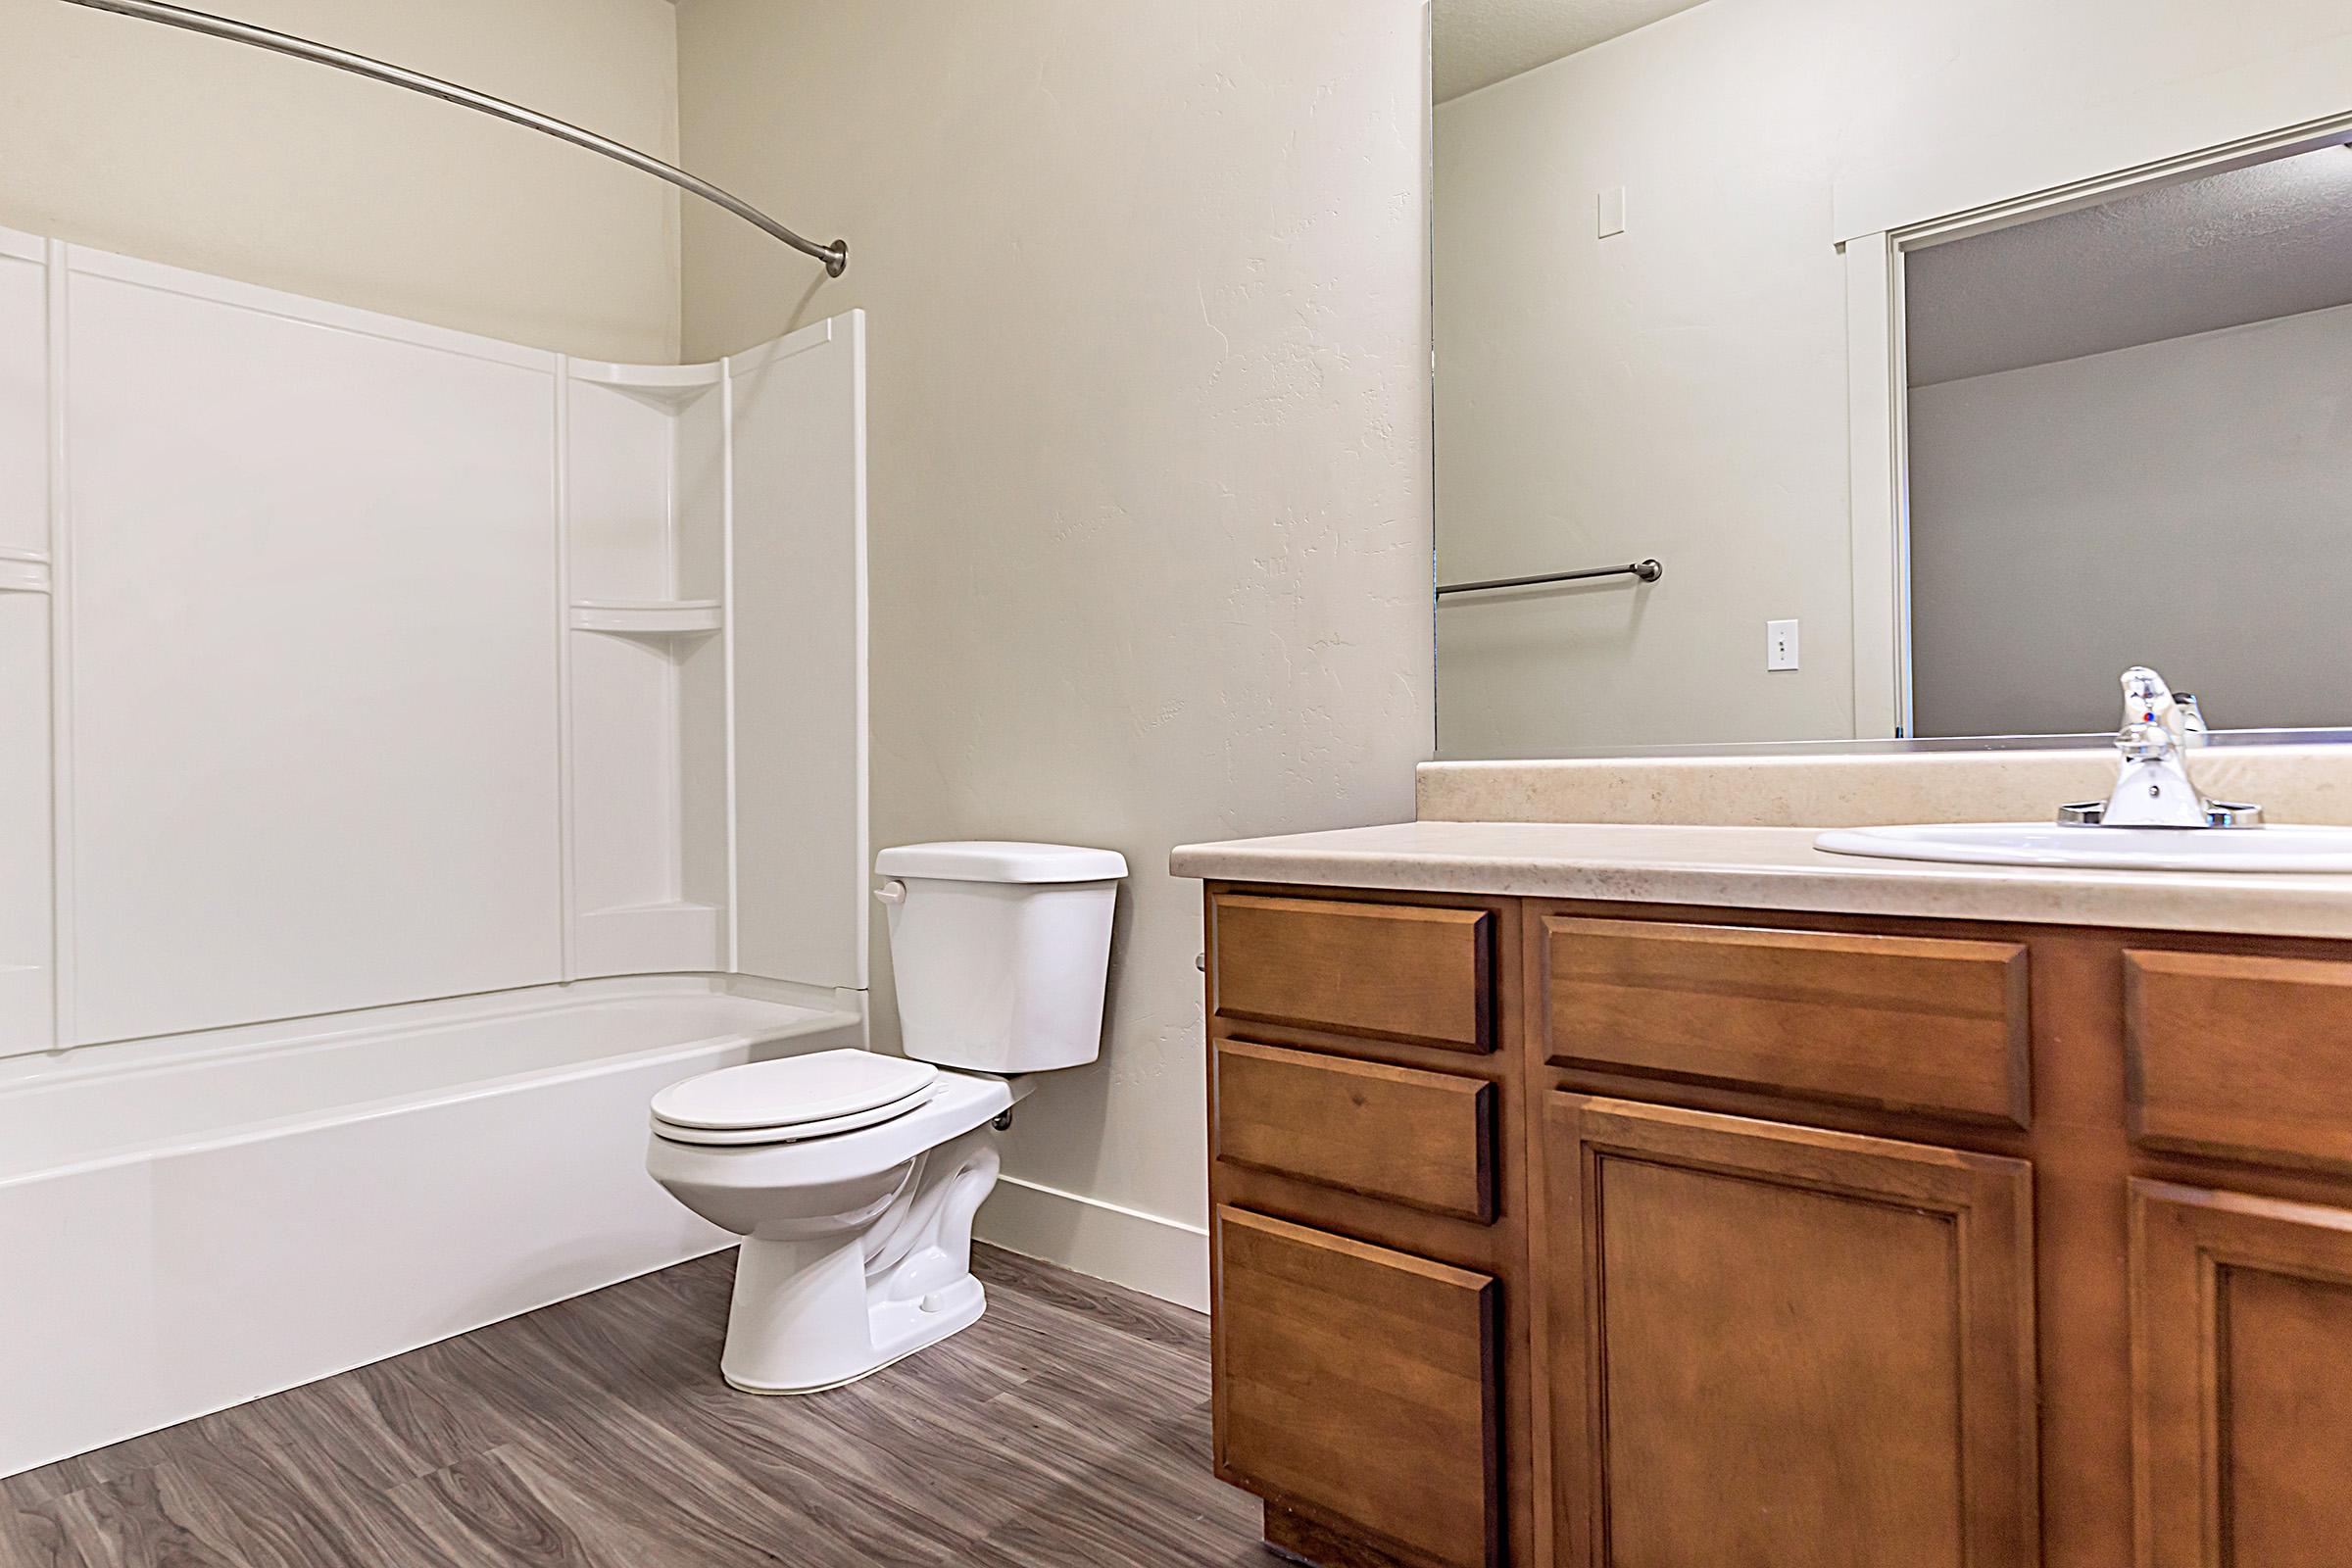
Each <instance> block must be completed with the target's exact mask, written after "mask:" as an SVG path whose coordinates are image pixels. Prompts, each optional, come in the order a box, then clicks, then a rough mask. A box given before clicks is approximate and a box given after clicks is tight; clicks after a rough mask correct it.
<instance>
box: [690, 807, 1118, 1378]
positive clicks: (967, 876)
mask: <svg viewBox="0 0 2352 1568" xmlns="http://www.w3.org/2000/svg"><path fill="white" fill-rule="evenodd" d="M874 869H875V871H876V872H877V873H878V874H879V875H881V876H883V877H885V878H887V879H888V880H886V882H885V883H884V885H883V887H882V888H881V889H880V890H878V892H877V894H876V897H877V898H879V899H881V900H882V902H883V903H884V904H885V905H886V906H887V907H888V908H889V922H890V944H891V957H892V967H893V971H894V974H895V977H896V985H897V994H898V1000H899V1011H900V1018H901V1025H902V1033H903V1036H904V1045H905V1049H906V1053H907V1054H906V1055H905V1056H904V1057H900V1056H890V1055H883V1054H876V1053H872V1052H865V1051H827V1052H819V1053H815V1054H809V1055H802V1056H787V1057H780V1058H777V1059H775V1060H772V1061H762V1062H754V1063H750V1064H747V1065H744V1066H738V1067H728V1068H723V1069H721V1070H719V1071H716V1072H711V1073H703V1074H700V1075H698V1076H696V1077H693V1078H689V1079H685V1080H683V1081H681V1082H679V1083H675V1084H672V1085H670V1086H669V1087H668V1088H666V1089H664V1090H662V1093H660V1094H659V1095H657V1096H655V1097H654V1103H653V1106H652V1112H653V1137H652V1139H651V1141H650V1143H649V1146H648V1151H647V1155H646V1168H647V1169H648V1171H649V1172H650V1173H651V1174H652V1175H653V1177H654V1179H655V1180H656V1181H658V1182H660V1183H661V1184H662V1186H663V1187H665V1188H667V1189H668V1190H669V1192H670V1194H671V1196H673V1197H674V1198H676V1199H677V1200H678V1201H680V1202H681V1203H684V1204H685V1205H686V1206H687V1207H688V1208H690V1209H692V1210H693V1211H694V1212H695V1213H697V1214H700V1215H701V1216H702V1217H703V1218H705V1219H707V1220H709V1221H711V1223H712V1224H714V1225H717V1226H719V1227H720V1228H721V1229H724V1230H728V1231H732V1232H734V1233H735V1234H736V1235H738V1236H741V1237H742V1238H743V1239H744V1241H743V1247H742V1250H741V1252H740V1254H739V1255H738V1257H737V1260H736V1266H735V1295H734V1300H733V1302H732V1303H731V1305H730V1306H729V1308H728V1318H727V1340H726V1348H725V1350H724V1352H723V1353H722V1355H721V1357H720V1370H721V1372H722V1373H723V1374H724V1375H725V1377H726V1380H727V1381H728V1382H729V1383H730V1384H732V1385H733V1386H735V1387H736V1388H738V1389H741V1390H743V1391H745V1392H747V1393H753V1394H811V1393H815V1392H817V1391H819V1390H822V1389H829V1388H837V1387H839V1386H840V1385H842V1384H845V1383H851V1382H855V1381H856V1380H857V1379H858V1378H861V1377H864V1376H866V1375H867V1374H869V1373H872V1372H877V1371H880V1370H881V1369H882V1368H883V1367H886V1366H888V1365H890V1364H891V1363H892V1362H894V1361H897V1360H899V1359H901V1358H902V1357H905V1356H907V1355H910V1354H912V1353H913V1352H914V1351H916V1350H919V1349H921V1348H923V1347H925V1346H928V1345H933V1344H936V1343H938V1342H939V1341H941V1340H943V1339H946V1338H947V1337H948V1336H949V1335H951V1334H954V1333H955V1332H956V1330H958V1329H961V1328H964V1327H967V1326H968V1325H970V1324H971V1323H973V1322H975V1321H977V1320H978V1318H979V1317H980V1314H981V1312H982V1310H983V1309H984V1307H985V1305H986V1293H985V1292H984V1291H983V1290H982V1289H981V1286H980V1282H979V1281H978V1280H977V1279H975V1278H974V1277H973V1276H972V1271H971V1237H972V1229H971V1228H972V1216H973V1215H974V1213H976V1212H977V1211H978V1209H979V1207H980V1204H981V1202H982V1201H983V1200H985V1199H986V1198H987V1197H988V1195H989V1193H990V1192H991V1191H992V1190H993V1189H994V1188H995V1186H996V1184H997V1176H998V1171H999V1168H1000V1160H999V1155H998V1150H997V1139H998V1134H999V1130H1000V1128H999V1125H998V1124H999V1123H1001V1121H1002V1120H1003V1119H1004V1118H1005V1116H1006V1115H1007V1113H1008V1112H1009V1111H1010V1110H1011V1109H1012V1107H1013V1105H1014V1104H1015V1103H1018V1102H1019V1101H1020V1100H1022V1099H1023V1098H1025V1097H1026V1096H1027V1095H1028V1093H1029V1092H1030V1090H1031V1088H1032V1087H1034V1084H1035V1078H1034V1077H1033V1076H1032V1075H1033V1074H1035V1073H1039V1072H1046V1071H1052V1070H1055V1069H1058V1068H1063V1067H1069V1066H1075V1065H1077V1064H1079V1063H1081V1062H1085V1061H1091V1060H1093V1059H1094V1058H1095V1056H1096V1054H1097V1053H1098V1051H1099V1049H1100V1043H1101V1037H1102V1028H1103V981H1104V978H1105V975H1106V973H1107V969H1108V963H1109V953H1110V929H1111V912H1112V907H1113V905H1114V903H1115V899H1116V894H1117V883H1118V879H1119V878H1121V877H1123V876H1125V875H1126V869H1127V867H1126V862H1125V860H1123V859H1122V858H1120V857H1119V856H1118V855H1116V854H1114V853H1112V852H1110V851H1107V850H1084V849H1075V848H1069V847H1065V846H1060V845H1039V844H1005V843H963V844H920V845H909V846H906V847H903V848H898V849H890V850H884V851H883V852H882V853H881V854H880V855H879V856H877V857H876V858H875V861H874Z"/></svg>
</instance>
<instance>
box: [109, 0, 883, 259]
mask: <svg viewBox="0 0 2352 1568" xmlns="http://www.w3.org/2000/svg"><path fill="white" fill-rule="evenodd" d="M65 3H66V4H67V5H70V6H83V7H86V8H87V9H89V10H92V11H111V12H113V13H114V14H115V15H117V16H120V17H136V18H138V19H140V20H141V21H144V22H160V23H162V24H163V25H166V26H168V27H180V28H184V29H185V30H187V31H189V32H201V33H203V34H205V35H206V36H207V37H212V38H225V39H227V40H228V41H229V42H231V43H242V44H251V45H252V46H253V47H255V48H257V49H267V50H269V51H270V52H271V53H273V54H281V55H290V56H292V57H293V58H294V59H296V60H308V61H310V62H311V63H312V64H314V65H320V66H330V67H332V68H333V69H335V70H337V71H348V72H350V73H352V74H353V75H356V76H366V77H368V79H369V80H371V81H380V82H385V83H387V84H389V85H391V86H394V87H405V88H407V89H408V90H409V91H411V92H417V93H422V94H424V95H425V96H426V97H427V98H438V99H440V100H441V101H442V102H443V103H448V104H456V105H457V106H458V107H460V108H461V109H471V110H474V111H476V112H478V113H480V114H485V115H489V116H491V117H493V118H495V119H498V120H504V121H506V122H508V123H510V124H515V125H521V126H523V127H524V128H526V129H529V130H536V131H538V132H540V133H541V134H543V135H548V136H553V137H555V138H556V139H557V140H558V141H567V142H569V143H571V144H572V145H573V146H574V147H585V148H587V149H588V150H589V151H590V152H592V153H599V154H602V155H603V156H604V157H607V158H610V159H612V160H613V162H614V163H619V164H626V165H628V166H629V167H630V168H631V169H634V170H636V171H638V172H640V173H646V174H651V175H653V176H654V177H655V178H656V179H663V180H667V181H668V182H669V183H670V184H672V185H675V186H677V187H678V189H680V190H682V191H685V192H687V193H688V194H690V195H694V196H700V197H701V198H703V200H705V201H707V202H710V203H711V204H712V205H713V206H716V207H722V208H724V209H726V210H727V211H728V212H730V213H733V214H734V215H735V216H736V217H737V218H740V219H742V220H743V221H745V222H747V223H749V224H751V225H752V226H753V227H754V228H757V229H759V230H760V231H761V232H762V233H764V234H766V235H767V236H768V237H770V238H771V239H775V240H778V241H781V242H782V243H784V244H786V245H789V246H791V247H792V248H793V249H794V250H796V251H799V252H800V253H801V254H802V255H804V256H807V257H810V258H812V259H814V260H816V261H819V262H822V263H824V264H825V275H826V276H827V277H839V276H840V275H841V274H842V273H843V272H844V271H847V270H849V265H850V245H849V241H847V240H840V239H837V240H835V241H833V242H832V243H831V244H829V245H819V244H818V243H817V242H816V241H814V240H812V239H805V238H803V237H802V236H801V235H799V234H796V233H794V232H793V231H792V230H791V229H789V228H786V227H785V226H784V225H783V224H782V223H779V222H777V221H775V220H774V219H772V218H770V217H768V216H767V215H766V214H765V213H763V212H761V211H760V209H759V208H757V207H754V206H753V205H752V204H751V203H749V202H747V201H744V200H742V199H741V198H739V197H736V196H731V195H729V194H728V193H727V192H725V191H723V190H720V189H719V188H718V187H717V186H716V185H713V184H711V182H710V181H709V180H707V179H703V178H701V177H699V176H697V175H694V174H690V173H688V172H686V171H684V170H683V169H680V168H678V167H676V166H675V165H673V164H665V163H663V162H662V160H661V159H659V158H656V157H654V156H653V155H652V154H651V153H641V152H639V151H638V150H637V149H636V148H634V147H631V146H628V145H626V144H624V143H621V142H617V141H613V139H612V138H610V137H607V136H600V135H598V134H597V133H596V132H595V131H593V130H583V129H581V128H580V127H579V126H577V125H574V124H572V123H569V122H567V121H562V120H558V119H556V118H555V117H554V116H552V115H543V114H541V113H539V112H538V111H537V110H535V109H525V108H523V107H522V106H521V105H520V104H513V103H509V102H508V101H507V100H506V99H504V98H493V97H492V96H491V95H490V94H488V93H486V92H475V91H474V90H473V89H472V88H471V87H461V86H459V85H458V84H457V83H456V82H454V81H443V80H442V79H441V78H440V77H438V76H428V75H426V74H424V73H422V72H418V71H410V70H408V69H407V68H406V67H402V66H394V65H388V64H386V63H385V62H383V61H381V60H374V59H370V58H369V57H368V56H367V55H355V54H353V53H351V52H350V51H349V50H346V49H336V48H333V47H330V46H329V45H326V44H322V43H314V42H312V41H311V40H310V39H308V38H298V37H296V36H295V35H294V34H292V33H290V32H275V31H272V30H271V29H270V28H268V27H257V26H255V25H253V24H251V23H247V22H237V21H234V20H232V19H231V18H228V17H216V16H214V15H212V14H211V13H210V12H205V11H191V10H189V9H188V8H187V7H185V6H174V5H166V4H164V3H163V0H65Z"/></svg>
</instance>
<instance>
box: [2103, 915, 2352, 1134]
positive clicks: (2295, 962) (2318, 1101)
mask: <svg viewBox="0 0 2352 1568" xmlns="http://www.w3.org/2000/svg"><path fill="white" fill-rule="evenodd" d="M2124 1015H2125V1037H2126V1041H2127V1049H2128V1050H2129V1052H2130V1058H2129V1060H2130V1073H2129V1082H2130V1084H2131V1131H2132V1134H2133V1136H2134V1137H2135V1138H2137V1140H2138V1141H2139V1142H2140V1143H2142V1144H2144V1145H2147V1146H2148V1147H2150V1148H2153V1149H2173V1150H2180V1151H2184V1152H2190V1153H2204V1154H2222V1155H2229V1156H2234V1157H2237V1158H2241V1159H2249V1160H2256V1161H2261V1162H2266V1163H2271V1164H2282V1165H2299V1166H2308V1167H2311V1168H2313V1169H2319V1170H2334V1171H2344V1170H2352V963H2328V962H2325V961H2320V960H2314V959H2307V958H2250V957H2237V956H2230V955H2228V954H2218V953H2153V952H2132V953H2127V954H2125V955H2124Z"/></svg>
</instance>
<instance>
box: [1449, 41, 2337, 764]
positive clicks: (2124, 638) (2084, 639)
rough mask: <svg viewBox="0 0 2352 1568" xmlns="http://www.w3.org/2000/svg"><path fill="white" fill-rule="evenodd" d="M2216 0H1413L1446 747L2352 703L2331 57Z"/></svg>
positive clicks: (1788, 738) (1908, 729)
mask: <svg viewBox="0 0 2352 1568" xmlns="http://www.w3.org/2000/svg"><path fill="white" fill-rule="evenodd" d="M2192 9H2193V8H2192ZM2230 17H2231V21H2230V25H2229V29H2228V37H2227V38H2226V39H2223V38H2221V37H2219V36H2217V35H2214V34H2212V33H2211V31H2210V29H2203V28H2200V27H2199V26H2197V25H2194V19H2193V18H2191V17H2188V16H2186V15H2185V14H2180V13H2177V12H2175V11H2168V10H2167V9H2166V8H2148V7H2145V6H2141V5H2137V4H2131V3H2127V0H2071V3H2070V4H2069V5H2067V6H2063V7H2039V8H2036V7H2027V8H2017V7H2009V6H2003V5H1997V4H1994V3H1992V0H1955V4H1954V5H1952V6H1949V7H1935V8H1917V7H1906V6H1887V5H1884V4H1879V3H1863V0H1706V3H1704V4H1699V5H1696V6H1691V5H1688V4H1684V3H1679V0H1605V3H1604V0H1436V40H1437V42H1436V48H1437V58H1436V63H1435V71H1434V80H1435V82H1436V90H1437V94H1438V98H1439V103H1438V105H1437V110H1436V115H1435V123H1436V149H1435V227H1436V236H1437V238H1436V282H1435V328H1434V330H1435V340H1436V346H1437V358H1438V366H1437V409H1436V417H1437V451H1438V557H1439V561H1438V584H1439V587H1440V595H1439V598H1438V601H1437V609H1436V612H1435V613H1436V617H1437V643H1438V724H1439V735H1438V743H1439V752H1440V755H1441V756H1445V757H1452V758H1478V757H1493V758H1500V757H1538V756H1575V755H1590V754H1593V753H1601V752H1611V751H1623V750H1632V749H1642V748H1660V747H1665V748H1672V747H1689V746H1714V745H1725V744H1756V743H1785V742H1800V741H1802V742H1847V743H1851V742H1855V741H1883V740H1885V739H1887V738H1890V737H1970V736H2019V735H2036V734H2040V735H2053V734H2082V733H2085V732H2096V733H2100V734H2108V733H2112V731H2113V728H2114V725H2115V722H2116V718H2115V695H2114V694H2115V690H2116V680H2117V676H2118V674H2119V673H2120V672H2121V671H2122V670H2123V669H2124V668H2125V667H2127V666H2129V665H2132V664H2140V663H2146V664H2152V665H2154V666H2156V667H2158V668H2161V669H2162V670H2164V671H2165V673H2166V674H2167V675H2168V676H2170V677H2171V678H2172V679H2173V680H2174V681H2176V682H2177V683H2178V684H2179V685H2180V686H2181V687H2184V688H2186V689H2187V690H2189V691H2193V692H2195V693H2196V694H2197V695H2198V697H2199V698H2200V700H2201V702H2202V705H2203V709H2204V711H2205V713H2206V716H2207V718H2208V720H2209V721H2210V722H2211V723H2212V724H2213V726H2214V727H2215V729H2216V730H2217V731H2222V730H2247V729H2255V728H2266V729H2267V728H2295V727H2328V726H2343V725H2346V724H2352V641H2348V640H2347V639H2346V638H2345V637H2344V636H2343V634H2342V631H2341V627H2342V625H2343V622H2344V620H2345V616H2344V614H2343V613H2342V610H2341V608H2340V606H2341V604H2342V603H2343V601H2344V600H2345V598H2346V594H2345V586H2346V583H2347V572H2346V569H2345V567H2346V563H2347V551H2346V543H2347V541H2348V540H2352V151H2348V150H2347V149H2346V147H2345V145H2344V143H2345V142H2346V141H2347V140H2352V87H2344V86H2341V84H2340V82H2339V83H2338V85H2337V86H2336V88H2335V91H2336V92H2337V94H2338V96H2339V97H2340V99H2341V101H2340V102H2331V101H2327V100H2326V99H2325V97H2324V95H2323V96H2322V97H2321V98H2318V99H2315V98H2314V97H2313V96H2312V92H2311V91H2309V90H2306V88H2305V87H2304V86H2302V85H2298V84H2300V83H2305V82H2307V81H2311V80H2314V79H2316V78H2314V77H2313V75H2312V73H2310V72H2309V71H2305V70H2302V69H2299V67H2300V65H2307V64H2309V63H2310V61H2311V60H2312V58H2313V51H2315V50H2318V51H2323V52H2324V51H2326V50H2330V49H2335V48H2336V47H2337V44H2336V43H2334V42H2330V41H2329V40H2330V39H2332V38H2334V36H2335V34H2334V32H2331V31H2330V30H2329V29H2330V27H2332V26H2333V25H2332V24H2327V25H2323V24H2322V23H2321V22H2320V21H2319V20H2318V19H2316V18H2315V17H2314V16H2312V15H2310V14H2308V13H2307V12H2306V11H2305V10H2304V9H2303V8H2298V7H2295V6H2290V5H2285V4H2282V3H2277V0H2258V3H2255V4H2251V5H2247V6H2242V7H2234V8H2230ZM2336 31H2340V28H2338V29H2336ZM2217 49H2219V50H2222V51H2223V52H2224V53H2225V54H2226V55H2227V57H2228V58H2227V61H2226V62H2223V61H2219V60H2217V58H2216V57H2215V55H2214V51H2215V50H2217ZM2348 53H2352V52H2348ZM2330 58H2332V56H2330ZM2225 63H2226V64H2228V65H2229V67H2231V68H2232V72H2233V73H2227V74H2226V73H2222V72H2221V71H2220V66H2221V65H2222V64H2225ZM2062 64H2063V71H2064V73H2065V80H2066V89H2065V91H2064V92H2063V93H2056V94H2054V93H2053V92H2052V90H2051V88H2052V78H2051V77H2050V74H2049V73H2050V72H2052V71H2054V70H2059V69H2061V65H2062ZM2343 79H2352V77H2345V78H2343ZM2085 106H2087V107H2085ZM2327 114H2333V115H2335V116H2336V117H2337V118H2336V119H2334V120H2328V119H2327V118H2326V115H2327ZM2282 127H2296V128H2294V129H2292V130H2289V129H2286V128H2282ZM2215 149H2219V150H2215ZM2128 171H2140V172H2138V173H2130V172H2128ZM1856 215H1860V216H1859V217H1857V216H1856ZM1873 219H1875V220H1879V221H1878V222H1877V223H1876V226H1875V227H1874V226H1873V224H1872V222H1871V221H1870V220H1873ZM1874 464H1875V465H1876V466H1875V467H1874ZM1653 559H1654V560H1655V561H1657V562H1658V563H1660V564H1661V566H1662V570H1660V571H1657V572H1654V573H1647V574H1643V575H1632V574H1627V573H1625V572H1624V570H1623V568H1625V567H1628V566H1630V565H1632V564H1636V563H1642V562H1645V561H1649V560H1653ZM1602 568H1618V571H1617V574H1614V575H1607V576H1583V575H1577V576H1573V577H1570V576H1568V575H1567V574H1579V573H1584V572H1588V571H1591V570H1594V569H1602ZM1555 575H1557V576H1559V577H1561V578H1562V579H1563V580H1551V581H1534V582H1529V581H1526V580H1525V579H1529V578H1539V579H1540V578H1549V577H1554V576H1555ZM1497 582H1500V583H1502V584H1505V586H1480V585H1487V584H1494V583H1497ZM1465 588H1466V589H1470V590H1471V591H1465V592H1448V591H1446V590H1448V589H1465Z"/></svg>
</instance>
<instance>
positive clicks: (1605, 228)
mask: <svg viewBox="0 0 2352 1568" xmlns="http://www.w3.org/2000/svg"><path fill="white" fill-rule="evenodd" d="M1595 206H1596V208H1597V211H1598V217H1599V219H1600V225H1599V226H1600V237H1601V238H1602V239H1607V238H1608V237H1609V236H1610V235H1611V234H1622V233H1624V232H1625V187H1624V186H1623V185H1611V186H1610V187H1609V188H1608V189H1607V190H1604V191H1602V192H1601V193H1600V200H1599V201H1598V202H1597V203H1596V204H1595Z"/></svg>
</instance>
